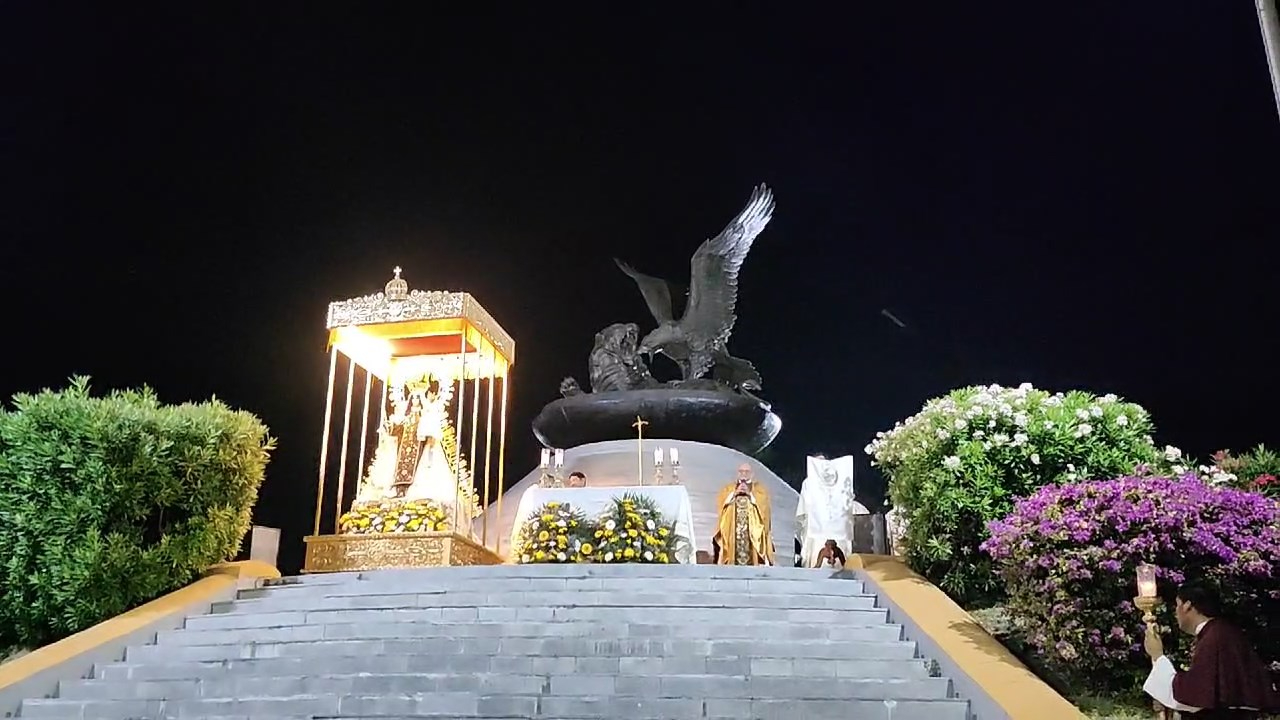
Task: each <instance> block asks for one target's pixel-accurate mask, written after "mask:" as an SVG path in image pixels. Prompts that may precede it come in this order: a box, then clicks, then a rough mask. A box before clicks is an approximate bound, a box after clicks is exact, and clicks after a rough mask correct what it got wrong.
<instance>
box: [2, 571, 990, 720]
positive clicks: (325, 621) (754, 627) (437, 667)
mask: <svg viewBox="0 0 1280 720" xmlns="http://www.w3.org/2000/svg"><path fill="white" fill-rule="evenodd" d="M930 665H931V663H929V661H927V660H925V659H922V658H919V657H917V652H916V647H915V644H914V643H912V642H908V641H905V640H903V637H902V628H901V627H900V626H897V625H891V624H889V623H888V622H887V612H886V611H885V610H884V609H879V608H877V607H876V598H875V597H874V596H871V595H866V594H864V593H863V586H862V583H861V582H859V581H858V580H857V579H855V578H853V576H852V575H849V574H847V573H846V574H842V575H841V576H836V577H832V576H831V574H830V573H829V572H823V571H819V570H802V569H796V568H735V567H715V566H705V565H703V566H657V565H611V566H600V565H540V566H501V567H486V568H443V569H430V570H416V571H404V570H401V571H382V572H372V573H362V574H358V575H356V574H344V575H326V576H308V577H301V578H287V579H284V580H281V581H277V582H275V583H273V584H272V585H271V586H269V587H264V588H262V589H258V590H249V591H244V592H242V593H241V594H240V598H239V599H238V600H235V601H233V602H230V603H226V604H225V605H222V606H218V607H216V608H215V612H214V613H212V614H210V615H205V616H199V617H192V618H189V619H188V620H187V623H186V626H185V627H184V628H183V629H181V630H176V631H173V632H164V633H160V635H159V637H157V638H156V642H155V644H152V645H143V646H137V647H131V648H129V649H128V651H127V654H126V656H125V659H124V661H123V662H119V663H112V664H108V665H104V666H101V667H98V668H96V670H95V672H94V676H93V678H92V679H87V680H79V681H75V682H65V683H63V684H62V685H61V688H60V691H59V693H58V697H56V698H51V699H43V700H29V701H27V702H25V703H24V704H23V706H22V710H21V716H22V717H30V718H102V719H107V718H110V719H112V720H126V719H129V720H139V719H142V718H147V719H159V718H184V719H185V718H206V719H208V720H213V719H215V718H216V719H217V720H231V719H232V718H236V719H238V720H245V719H248V718H253V719H255V720H265V719H268V718H271V719H276V718H346V719H350V720H355V719H356V718H383V719H386V718H487V719H490V720H499V719H506V718H561V719H566V720H567V719H569V718H581V719H584V720H585V719H588V718H591V719H594V718H647V719H654V720H685V719H686V718H688V719H693V718H734V719H735V720H743V719H747V718H760V719H765V718H787V719H788V720H824V719H826V718H860V719H861V718H866V719H873V718H874V719H879V718H884V719H886V720H967V717H968V714H969V706H968V703H967V702H966V701H963V700H959V699H955V698H954V697H952V692H951V684H950V682H949V681H948V680H947V679H945V678H940V677H931V673H930Z"/></svg>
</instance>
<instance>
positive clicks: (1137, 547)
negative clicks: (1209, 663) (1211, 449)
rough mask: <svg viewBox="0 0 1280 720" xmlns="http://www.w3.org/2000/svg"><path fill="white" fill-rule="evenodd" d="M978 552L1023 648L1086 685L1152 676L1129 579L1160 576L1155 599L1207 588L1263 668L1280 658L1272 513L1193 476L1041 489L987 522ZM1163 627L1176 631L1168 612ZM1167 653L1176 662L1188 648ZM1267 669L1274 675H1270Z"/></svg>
mask: <svg viewBox="0 0 1280 720" xmlns="http://www.w3.org/2000/svg"><path fill="white" fill-rule="evenodd" d="M988 529H989V531H990V533H991V537H990V539H988V540H987V541H986V542H985V543H983V545H982V549H983V550H984V551H985V552H987V553H988V554H989V555H990V556H991V558H992V559H993V561H994V563H995V567H996V572H997V573H998V574H999V576H1000V578H1001V579H1002V580H1003V581H1004V583H1005V586H1006V589H1007V590H1008V593H1009V600H1008V610H1009V613H1010V615H1011V616H1012V618H1013V619H1014V621H1015V623H1016V624H1017V626H1018V627H1019V628H1020V631H1021V633H1022V634H1023V635H1024V639H1025V641H1026V642H1027V643H1028V644H1029V645H1031V646H1032V647H1033V648H1034V649H1035V650H1037V651H1038V652H1039V654H1040V655H1041V656H1042V658H1043V659H1044V661H1045V662H1046V663H1047V664H1049V665H1050V666H1053V667H1054V668H1055V669H1056V670H1059V671H1061V672H1063V673H1064V674H1066V675H1069V676H1071V677H1073V678H1076V679H1077V680H1079V681H1080V682H1082V683H1085V684H1086V686H1087V687H1090V688H1093V689H1098V690H1106V689H1128V688H1132V687H1133V686H1134V683H1139V684H1140V682H1141V678H1143V677H1145V676H1146V673H1147V671H1148V670H1149V669H1150V665H1149V663H1148V662H1147V661H1146V660H1145V658H1144V656H1143V652H1142V632H1143V627H1142V621H1141V617H1140V615H1141V614H1140V613H1139V612H1138V611H1137V610H1136V609H1135V608H1134V606H1133V597H1134V595H1135V594H1136V588H1135V579H1134V577H1135V570H1136V568H1137V566H1138V565H1140V564H1142V563H1144V562H1149V563H1152V564H1154V565H1156V566H1157V568H1158V573H1157V576H1158V578H1159V581H1160V585H1161V594H1162V595H1164V596H1168V597H1171V596H1172V595H1173V591H1174V590H1175V589H1176V586H1177V584H1178V583H1181V582H1183V581H1184V580H1187V579H1205V580H1209V581H1212V582H1216V583H1218V584H1219V585H1220V587H1221V588H1222V591H1223V595H1224V599H1225V601H1226V604H1227V609H1228V612H1229V613H1230V614H1231V616H1232V618H1233V619H1234V620H1236V621H1237V622H1239V623H1240V624H1241V625H1242V626H1243V627H1244V629H1245V631H1246V633H1248V636H1249V637H1250V638H1251V639H1252V640H1253V641H1254V642H1255V644H1256V646H1257V648H1258V650H1259V652H1261V653H1262V654H1263V656H1264V658H1265V659H1266V660H1267V661H1268V662H1275V661H1277V660H1280V503H1276V502H1275V501H1274V500H1271V499H1269V498H1266V497H1264V496H1262V495H1260V494H1258V493H1253V492H1247V491H1243V490H1238V489H1234V488H1229V487H1213V486H1211V485H1207V484H1205V483H1204V481H1202V480H1201V479H1200V478H1198V477H1197V476H1195V475H1187V476H1184V477H1180V478H1167V477H1126V478H1121V479H1118V480H1106V481H1093V482H1085V483H1078V484H1073V485H1061V486H1058V485H1051V486H1046V487H1043V488H1041V489H1040V490H1038V491H1037V492H1035V493H1034V494H1032V495H1031V496H1030V497H1028V498H1026V499H1025V500H1022V501H1020V502H1018V503H1017V505H1016V506H1015V508H1014V511H1013V513H1012V514H1011V515H1009V516H1008V517H1007V518H1005V519H1004V520H998V521H995V522H992V523H990V524H989V527H988ZM1160 613H1162V614H1160V618H1161V620H1160V622H1161V624H1162V625H1165V626H1169V627H1171V626H1173V625H1174V622H1173V617H1172V613H1171V611H1170V607H1168V606H1165V607H1163V608H1162V609H1161V611H1160ZM1174 634H1175V633H1172V632H1170V633H1168V634H1166V646H1167V647H1169V648H1170V649H1171V650H1173V651H1174V652H1173V653H1171V654H1173V655H1174V656H1175V657H1178V655H1177V652H1178V651H1179V650H1182V651H1185V645H1186V643H1185V641H1184V640H1183V639H1181V638H1179V639H1177V640H1172V637H1173V635H1174ZM1273 667H1275V666H1274V665H1273Z"/></svg>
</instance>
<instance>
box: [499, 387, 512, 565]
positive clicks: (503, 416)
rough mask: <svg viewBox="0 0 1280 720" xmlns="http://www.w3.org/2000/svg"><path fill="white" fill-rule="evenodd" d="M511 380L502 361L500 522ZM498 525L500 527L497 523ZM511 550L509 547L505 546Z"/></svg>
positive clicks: (500, 552) (500, 540) (500, 539)
mask: <svg viewBox="0 0 1280 720" xmlns="http://www.w3.org/2000/svg"><path fill="white" fill-rule="evenodd" d="M510 382H511V365H510V364H509V363H506V362H504V363H503V367H502V413H501V415H500V417H499V420H498V423H499V429H498V522H499V523H501V522H502V491H503V489H504V488H503V484H502V482H503V470H504V468H505V466H506V458H507V384H508V383H510ZM499 527H501V526H500V525H499ZM497 546H498V554H499V555H501V554H502V537H501V536H499V537H498V542H497ZM507 552H511V548H507Z"/></svg>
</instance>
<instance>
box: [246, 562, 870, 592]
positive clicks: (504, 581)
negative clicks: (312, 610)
mask: <svg viewBox="0 0 1280 720" xmlns="http://www.w3.org/2000/svg"><path fill="white" fill-rule="evenodd" d="M654 580H662V583H663V584H664V585H666V584H672V585H673V589H684V591H705V589H714V591H723V592H755V593H767V592H791V591H792V589H808V591H812V592H814V593H818V594H823V593H844V592H849V591H850V588H855V587H860V585H861V584H863V583H861V582H860V580H858V579H855V578H852V577H849V578H837V579H832V578H829V577H812V575H801V577H689V575H686V574H680V573H677V574H660V575H532V574H525V573H522V574H503V573H500V571H494V573H485V574H457V573H454V571H453V570H452V569H449V568H439V569H434V570H430V571H429V573H428V574H426V575H421V574H403V575H393V577H372V578H358V577H357V578H349V577H348V578H346V579H343V580H342V582H307V583H284V584H280V583H278V582H275V580H264V583H262V588H264V589H271V591H276V592H300V591H311V592H321V591H324V589H334V588H352V587H412V588H415V589H417V588H426V589H430V588H451V587H466V585H471V584H477V583H484V584H492V585H502V587H504V588H509V589H527V591H538V589H563V588H570V589H599V588H602V587H617V588H623V589H650V588H652V587H653V582H654Z"/></svg>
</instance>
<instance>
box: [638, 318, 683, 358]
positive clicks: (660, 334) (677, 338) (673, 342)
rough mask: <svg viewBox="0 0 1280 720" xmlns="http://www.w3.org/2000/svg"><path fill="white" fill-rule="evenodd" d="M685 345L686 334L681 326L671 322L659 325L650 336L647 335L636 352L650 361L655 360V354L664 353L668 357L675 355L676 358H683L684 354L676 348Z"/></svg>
mask: <svg viewBox="0 0 1280 720" xmlns="http://www.w3.org/2000/svg"><path fill="white" fill-rule="evenodd" d="M683 344H684V332H683V331H682V330H681V329H680V326H679V325H676V324H675V323H671V322H669V323H663V324H661V325H659V326H658V327H657V328H655V329H654V330H653V331H652V332H650V333H649V334H648V335H645V336H644V338H643V339H641V340H640V346H639V347H638V348H636V351H637V352H639V353H641V354H642V355H644V356H645V357H646V358H648V359H649V360H652V359H653V356H654V353H662V354H664V355H666V356H668V357H671V356H672V355H673V354H674V355H675V356H676V357H683V355H684V353H682V352H680V350H678V349H676V348H675V347H674V346H677V345H683ZM672 350H675V352H674V353H673V352H672Z"/></svg>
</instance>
